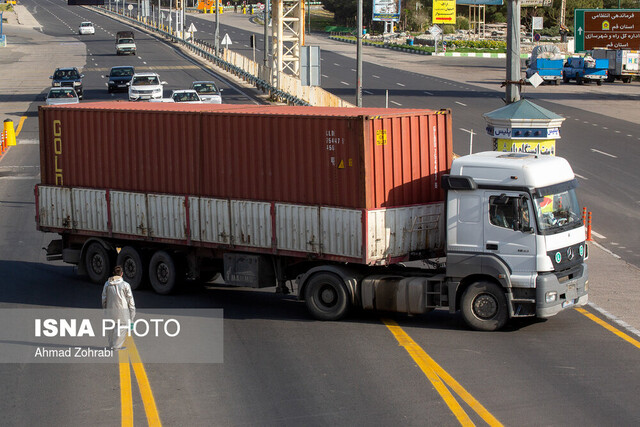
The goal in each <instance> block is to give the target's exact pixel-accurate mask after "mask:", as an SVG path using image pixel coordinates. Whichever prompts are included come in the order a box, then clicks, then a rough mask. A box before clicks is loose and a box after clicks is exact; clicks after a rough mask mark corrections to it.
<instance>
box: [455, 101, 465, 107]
mask: <svg viewBox="0 0 640 427" xmlns="http://www.w3.org/2000/svg"><path fill="white" fill-rule="evenodd" d="M456 104H458V105H462V106H463V107H466V106H467V104H463V103H462V102H458V101H456Z"/></svg>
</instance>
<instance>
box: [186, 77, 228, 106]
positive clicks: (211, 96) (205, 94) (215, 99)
mask: <svg viewBox="0 0 640 427" xmlns="http://www.w3.org/2000/svg"><path fill="white" fill-rule="evenodd" d="M191 89H193V90H195V91H196V92H198V95H200V99H202V102H204V103H206V104H222V95H221V94H220V92H222V89H218V86H216V83H215V82H211V81H198V82H193V83H191Z"/></svg>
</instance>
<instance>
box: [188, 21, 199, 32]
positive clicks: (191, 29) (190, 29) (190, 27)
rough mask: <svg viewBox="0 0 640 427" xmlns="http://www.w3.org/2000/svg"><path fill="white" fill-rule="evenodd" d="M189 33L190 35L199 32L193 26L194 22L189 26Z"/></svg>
mask: <svg viewBox="0 0 640 427" xmlns="http://www.w3.org/2000/svg"><path fill="white" fill-rule="evenodd" d="M187 31H188V32H190V33H195V32H196V31H198V30H197V29H196V26H195V25H193V22H192V23H191V25H189V29H187Z"/></svg>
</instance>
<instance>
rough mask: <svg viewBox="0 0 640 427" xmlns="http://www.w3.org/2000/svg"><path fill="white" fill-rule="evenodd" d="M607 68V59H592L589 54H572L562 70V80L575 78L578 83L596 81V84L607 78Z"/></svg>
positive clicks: (566, 81)
mask: <svg viewBox="0 0 640 427" xmlns="http://www.w3.org/2000/svg"><path fill="white" fill-rule="evenodd" d="M608 68H609V60H608V59H594V58H592V57H590V56H585V57H582V56H574V57H571V58H569V59H567V62H566V63H565V64H564V68H563V69H562V72H563V73H564V76H563V81H564V82H565V83H569V80H572V79H573V80H575V81H576V83H578V84H579V85H581V84H583V83H584V82H592V81H593V82H596V84H597V85H598V86H600V85H601V84H602V82H603V81H605V80H606V79H607V76H608Z"/></svg>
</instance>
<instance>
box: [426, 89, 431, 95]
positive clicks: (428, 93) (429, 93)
mask: <svg viewBox="0 0 640 427" xmlns="http://www.w3.org/2000/svg"><path fill="white" fill-rule="evenodd" d="M424 93H426V94H427V95H433V94H432V93H431V92H427V91H426V90H425V91H424Z"/></svg>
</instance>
